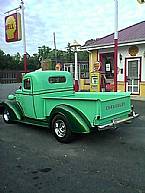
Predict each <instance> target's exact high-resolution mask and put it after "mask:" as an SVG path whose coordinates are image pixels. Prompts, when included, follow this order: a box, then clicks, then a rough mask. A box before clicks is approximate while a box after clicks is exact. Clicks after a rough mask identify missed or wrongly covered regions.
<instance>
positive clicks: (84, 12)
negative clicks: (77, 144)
mask: <svg viewBox="0 0 145 193" xmlns="http://www.w3.org/2000/svg"><path fill="white" fill-rule="evenodd" d="M23 1H24V6H25V11H24V12H25V33H26V51H27V53H29V54H30V55H33V54H34V53H38V47H39V46H43V45H45V46H49V47H50V48H52V49H54V41H53V33H54V32H55V36H56V47H57V49H60V50H66V47H67V44H68V42H70V43H73V41H74V40H77V42H78V43H79V44H81V45H83V44H84V43H85V42H86V41H87V40H89V39H96V38H100V37H103V36H105V35H108V34H111V33H113V32H114V0H23ZM19 5H20V0H0V49H2V50H3V51H4V52H5V53H6V54H8V53H9V54H11V55H14V54H16V53H17V52H19V53H20V54H23V52H24V50H23V41H22V40H21V41H19V42H13V43H12V42H11V43H6V41H5V23H4V18H5V16H7V15H6V14H4V13H5V12H7V11H10V10H12V9H14V8H17V7H19ZM143 20H145V4H142V5H141V4H139V3H138V2H137V0H118V30H121V29H123V28H126V27H128V26H131V25H133V24H135V23H139V22H141V21H143Z"/></svg>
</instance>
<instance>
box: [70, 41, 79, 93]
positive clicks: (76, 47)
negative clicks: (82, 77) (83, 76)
mask: <svg viewBox="0 0 145 193" xmlns="http://www.w3.org/2000/svg"><path fill="white" fill-rule="evenodd" d="M80 46H81V45H80V44H79V43H78V42H77V41H76V40H74V42H73V44H71V46H70V47H71V48H73V49H74V52H75V87H74V89H75V91H76V92H77V91H78V90H79V84H78V58H77V51H78V48H79V47H80Z"/></svg>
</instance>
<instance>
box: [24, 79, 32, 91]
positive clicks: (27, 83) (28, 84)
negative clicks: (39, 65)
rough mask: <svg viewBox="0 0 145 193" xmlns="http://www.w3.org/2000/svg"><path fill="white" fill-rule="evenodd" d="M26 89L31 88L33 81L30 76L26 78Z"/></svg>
mask: <svg viewBox="0 0 145 193" xmlns="http://www.w3.org/2000/svg"><path fill="white" fill-rule="evenodd" d="M24 89H27V90H30V89H31V81H30V78H27V79H25V80H24Z"/></svg>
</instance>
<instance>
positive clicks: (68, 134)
mask: <svg viewBox="0 0 145 193" xmlns="http://www.w3.org/2000/svg"><path fill="white" fill-rule="evenodd" d="M52 129H53V133H54V136H55V138H56V139H57V140H58V141H59V142H61V143H69V142H71V140H72V138H73V134H72V131H71V128H70V125H69V122H68V120H67V118H66V117H65V116H64V115H62V114H57V115H55V117H54V118H53V120H52Z"/></svg>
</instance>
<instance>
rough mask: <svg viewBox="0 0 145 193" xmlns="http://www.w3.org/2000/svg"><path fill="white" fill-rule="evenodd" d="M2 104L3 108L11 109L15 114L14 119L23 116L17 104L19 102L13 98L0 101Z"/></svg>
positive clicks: (19, 118)
mask: <svg viewBox="0 0 145 193" xmlns="http://www.w3.org/2000/svg"><path fill="white" fill-rule="evenodd" d="M2 105H3V107H4V108H6V107H7V108H9V109H11V111H12V112H13V113H14V115H15V119H16V120H21V119H22V117H23V112H22V110H21V108H20V106H19V104H18V103H17V101H16V100H15V99H14V100H5V101H3V102H2Z"/></svg>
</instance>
